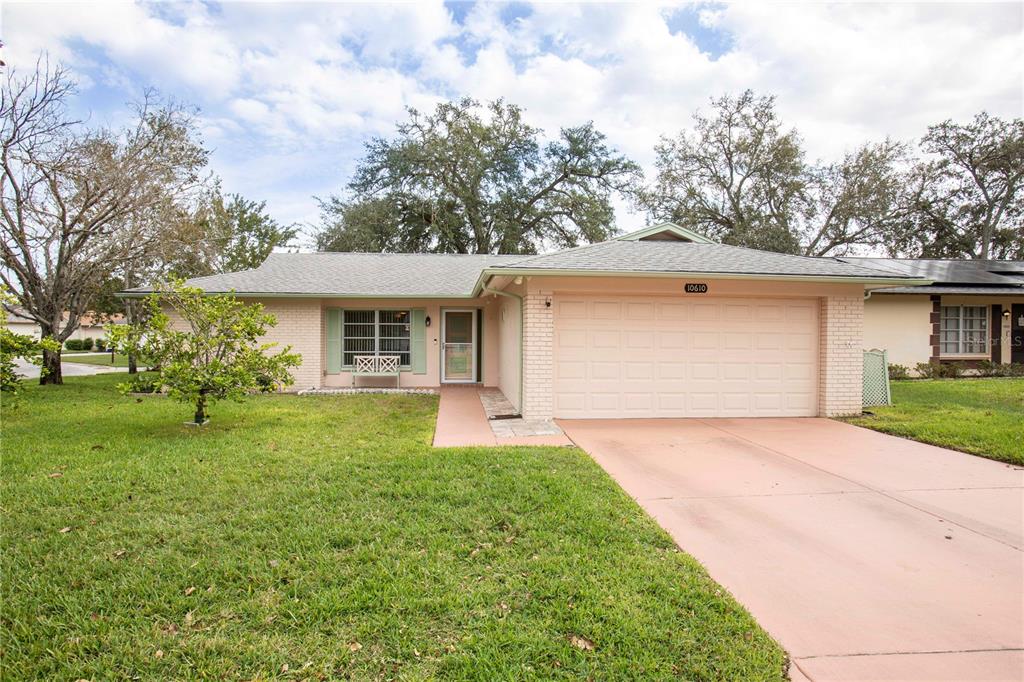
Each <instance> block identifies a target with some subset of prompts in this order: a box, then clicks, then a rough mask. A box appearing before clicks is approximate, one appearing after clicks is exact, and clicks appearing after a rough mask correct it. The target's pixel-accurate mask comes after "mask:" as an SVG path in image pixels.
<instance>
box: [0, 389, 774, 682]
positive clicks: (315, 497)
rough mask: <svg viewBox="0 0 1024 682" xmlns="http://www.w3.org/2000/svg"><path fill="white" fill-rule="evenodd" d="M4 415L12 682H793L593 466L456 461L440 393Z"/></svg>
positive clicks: (747, 625)
mask: <svg viewBox="0 0 1024 682" xmlns="http://www.w3.org/2000/svg"><path fill="white" fill-rule="evenodd" d="M122 380H123V377H119V376H115V375H103V376H96V377H80V378H79V377H75V378H70V379H67V380H66V381H67V383H66V385H64V386H33V385H29V386H27V387H26V388H25V390H24V392H23V394H22V395H21V396H20V397H18V398H16V399H8V398H7V397H6V396H5V397H4V404H3V414H2V417H3V424H2V428H3V438H2V446H0V447H2V451H0V454H2V458H3V476H2V479H0V486H2V489H0V490H2V500H3V507H2V513H3V525H2V531H0V532H2V537H3V552H2V554H0V569H2V577H3V593H2V595H0V596H2V605H0V609H2V612H0V616H2V617H0V625H2V628H3V656H2V658H0V666H2V668H0V677H2V678H3V679H5V680H18V679H25V680H28V679H66V680H68V679H70V680H77V679H91V680H100V679H135V678H139V679H181V678H218V679H254V678H259V679H266V678H281V679H338V678H342V679H427V678H443V679H476V680H524V679H588V678H589V679H599V680H609V679H658V678H684V679H695V680H696V679H700V680H712V679H714V680H739V679H743V680H781V679H784V672H783V669H784V665H785V662H784V660H785V657H784V654H783V652H782V651H781V650H780V649H779V647H778V646H777V645H776V644H775V643H774V642H773V641H772V640H771V639H770V638H769V637H768V636H767V635H766V634H765V633H764V632H763V631H762V630H761V629H760V628H759V627H758V626H757V625H756V623H754V621H753V620H752V619H751V618H750V616H749V615H747V614H746V613H745V612H744V611H742V610H741V608H740V607H738V606H737V604H736V603H735V602H734V601H733V600H732V598H731V597H730V596H729V595H728V594H727V593H726V592H725V591H724V590H723V589H722V588H720V587H719V586H718V585H716V584H715V583H714V582H713V581H712V580H711V579H710V578H709V577H708V576H707V575H706V574H705V572H704V570H703V569H702V568H701V567H700V566H699V565H698V564H697V563H696V562H695V561H694V560H693V559H691V558H690V557H688V556H687V555H685V554H683V553H681V552H678V551H677V550H676V548H675V547H674V545H673V543H672V541H671V540H670V538H669V537H668V536H667V535H666V534H665V533H664V532H663V531H661V530H660V529H659V528H658V526H657V525H656V524H655V523H654V522H653V521H652V520H651V519H650V518H649V517H647V516H646V515H645V514H644V513H643V512H642V511H641V510H640V508H639V507H638V506H637V505H636V504H635V503H634V502H633V501H632V500H631V499H629V498H628V497H627V496H626V495H625V494H624V493H623V492H622V491H621V490H620V489H619V488H618V487H617V486H616V485H615V484H614V483H613V482H612V481H611V480H610V479H609V477H608V476H607V475H606V474H605V473H604V472H603V471H602V470H601V469H600V468H599V467H598V466H597V465H596V464H594V463H593V462H592V461H591V459H590V458H589V457H587V456H586V454H584V453H583V452H581V451H579V450H576V449H574V448H540V447H529V448H526V447H523V448H500V449H499V448H494V449H482V448H481V449H450V450H435V449H432V448H431V447H430V441H431V436H432V431H433V424H434V416H435V413H436V408H437V403H436V398H434V397H432V396H401V395H367V396H321V397H307V398H298V397H295V396H265V397H257V398H252V399H250V400H248V401H247V402H246V403H244V404H242V405H235V404H230V403H227V404H218V405H216V406H215V407H214V408H213V410H212V419H213V421H212V423H211V424H210V426H208V427H206V428H203V429H198V430H197V429H194V428H189V427H185V426H183V425H182V422H183V421H185V420H187V419H188V418H189V415H190V413H191V410H190V408H189V407H188V406H186V405H182V404H179V403H174V402H171V401H170V400H168V399H167V398H165V397H163V396H147V397H125V396H121V395H119V394H118V393H117V392H116V390H115V384H117V383H118V382H119V381H122Z"/></svg>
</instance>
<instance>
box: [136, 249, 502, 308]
mask: <svg viewBox="0 0 1024 682" xmlns="http://www.w3.org/2000/svg"><path fill="white" fill-rule="evenodd" d="M521 259H522V256H489V255H460V254H420V253H272V254H270V256H269V257H268V258H267V260H266V261H264V262H263V264H262V265H260V266H259V267H258V268H254V269H252V270H243V271H241V272H231V273H227V274H223V275H210V276H208V277H195V278H193V279H190V280H188V284H189V285H190V286H196V287H200V288H201V289H203V290H204V291H207V292H210V293H221V292H227V291H235V292H238V293H240V294H250V295H253V294H272V295H277V296H282V295H289V294H290V295H295V296H303V295H310V296H348V297H351V296H366V297H374V296H417V297H451V296H470V295H471V294H472V293H473V286H474V284H476V280H477V278H478V277H479V276H480V272H481V271H482V270H483V269H484V268H485V267H488V266H492V265H498V264H501V263H506V262H510V261H514V260H521ZM150 291H152V289H151V288H149V287H141V288H138V289H131V290H130V291H129V293H134V294H143V293H148V292H150Z"/></svg>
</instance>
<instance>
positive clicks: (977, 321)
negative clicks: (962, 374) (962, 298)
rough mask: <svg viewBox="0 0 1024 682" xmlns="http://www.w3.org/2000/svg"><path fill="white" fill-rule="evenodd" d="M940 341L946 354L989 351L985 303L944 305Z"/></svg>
mask: <svg viewBox="0 0 1024 682" xmlns="http://www.w3.org/2000/svg"><path fill="white" fill-rule="evenodd" d="M939 341H940V343H941V349H942V353H943V354H944V355H946V354H948V355H958V354H964V353H985V352H987V351H988V312H987V311H986V309H985V306H983V305H944V306H942V325H941V327H940V333H939Z"/></svg>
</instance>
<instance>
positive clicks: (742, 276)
mask: <svg viewBox="0 0 1024 682" xmlns="http://www.w3.org/2000/svg"><path fill="white" fill-rule="evenodd" d="M495 275H513V276H523V277H536V276H552V275H554V276H558V277H642V278H660V279H664V278H679V277H705V278H707V279H737V280H763V279H768V280H780V281H790V282H820V283H831V284H874V285H876V286H880V287H894V286H923V285H927V284H932V283H933V282H932V280H930V279H918V278H899V277H897V278H885V277H868V276H861V277H858V276H840V275H780V274H762V273H744V272H735V273H727V272H697V271H693V272H681V271H675V270H657V271H655V270H578V269H555V268H484V270H483V271H481V273H480V276H479V277H478V278H477V281H476V284H475V285H474V287H473V294H472V296H471V298H476V297H477V296H478V295H479V294H480V291H481V290H482V289H483V284H484V282H485V281H486V280H487V279H488V278H490V277H493V276H495Z"/></svg>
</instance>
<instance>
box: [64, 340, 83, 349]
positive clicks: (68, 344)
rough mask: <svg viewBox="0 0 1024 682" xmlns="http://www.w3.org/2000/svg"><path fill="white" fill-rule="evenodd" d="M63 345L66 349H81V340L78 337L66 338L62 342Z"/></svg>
mask: <svg viewBox="0 0 1024 682" xmlns="http://www.w3.org/2000/svg"><path fill="white" fill-rule="evenodd" d="M64 347H65V348H67V349H68V350H82V342H81V341H79V340H78V339H68V340H67V341H65V342H64Z"/></svg>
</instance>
